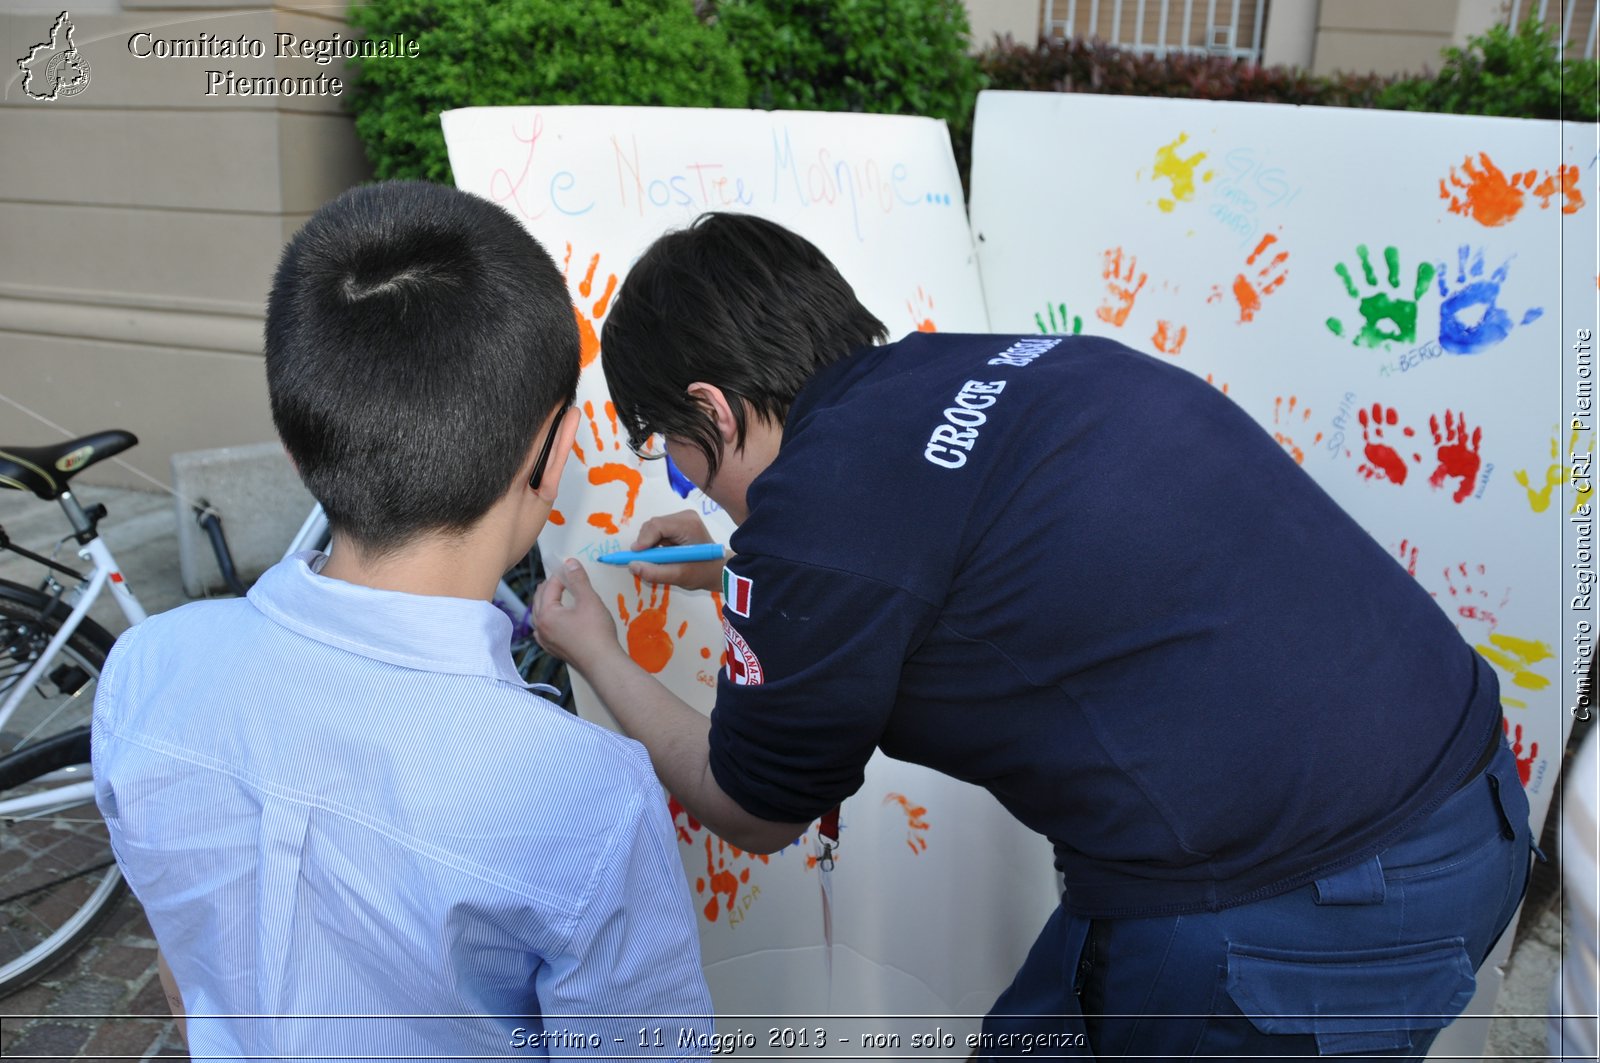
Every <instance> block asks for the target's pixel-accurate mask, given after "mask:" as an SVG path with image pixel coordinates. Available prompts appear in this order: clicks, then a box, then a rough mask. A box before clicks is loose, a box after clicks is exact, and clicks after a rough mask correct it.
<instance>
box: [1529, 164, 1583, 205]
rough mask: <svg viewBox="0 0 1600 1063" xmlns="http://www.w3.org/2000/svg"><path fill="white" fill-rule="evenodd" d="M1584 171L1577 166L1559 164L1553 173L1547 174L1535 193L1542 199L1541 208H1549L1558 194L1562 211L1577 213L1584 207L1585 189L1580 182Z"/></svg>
mask: <svg viewBox="0 0 1600 1063" xmlns="http://www.w3.org/2000/svg"><path fill="white" fill-rule="evenodd" d="M1581 177H1582V171H1580V170H1579V169H1578V168H1577V167H1576V166H1571V165H1567V166H1558V167H1556V169H1555V171H1554V172H1553V173H1548V174H1546V175H1545V178H1544V180H1543V181H1541V182H1539V186H1538V187H1537V188H1535V189H1534V190H1533V194H1534V195H1536V196H1538V197H1539V199H1540V203H1539V206H1540V208H1541V209H1549V207H1550V201H1551V200H1552V199H1554V198H1555V197H1556V196H1557V195H1559V196H1560V197H1561V213H1563V214H1576V213H1578V211H1580V210H1582V209H1583V189H1582V188H1580V187H1579V185H1578V182H1579V180H1580V179H1581Z"/></svg>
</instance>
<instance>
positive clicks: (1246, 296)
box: [1206, 233, 1289, 325]
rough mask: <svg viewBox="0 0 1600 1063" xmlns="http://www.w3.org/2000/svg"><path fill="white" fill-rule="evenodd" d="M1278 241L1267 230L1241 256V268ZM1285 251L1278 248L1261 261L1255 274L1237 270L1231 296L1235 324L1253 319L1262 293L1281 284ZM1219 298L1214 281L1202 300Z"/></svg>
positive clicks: (1286, 270) (1285, 267) (1285, 266)
mask: <svg viewBox="0 0 1600 1063" xmlns="http://www.w3.org/2000/svg"><path fill="white" fill-rule="evenodd" d="M1277 242H1278V237H1277V236H1276V235H1275V234H1273V233H1268V234H1267V235H1265V236H1263V237H1262V238H1261V242H1260V243H1258V244H1256V249H1255V250H1254V251H1252V252H1250V257H1249V258H1247V259H1245V260H1244V267H1245V270H1249V269H1250V267H1252V266H1254V265H1255V264H1256V262H1257V261H1259V260H1260V259H1261V257H1262V256H1263V255H1265V254H1266V253H1267V249H1268V248H1269V247H1271V246H1272V245H1273V244H1275V243H1277ZM1288 262H1289V252H1287V251H1279V252H1278V253H1277V254H1276V255H1274V256H1273V257H1272V258H1270V259H1268V260H1267V261H1265V262H1263V263H1262V265H1261V268H1260V269H1257V270H1256V271H1255V276H1254V277H1253V278H1252V277H1246V276H1245V274H1244V272H1243V271H1241V272H1240V273H1238V274H1237V275H1235V276H1234V278H1233V299H1234V302H1236V303H1238V304H1239V324H1241V325H1243V324H1244V323H1245V322H1247V321H1254V320H1255V317H1256V311H1258V310H1260V309H1261V300H1262V297H1264V296H1268V295H1271V294H1272V293H1273V292H1275V291H1277V290H1278V289H1279V288H1281V287H1283V282H1284V281H1286V280H1288V279H1289V267H1288ZM1221 298H1222V286H1221V285H1217V286H1216V287H1214V288H1212V289H1211V295H1210V296H1209V297H1207V299H1206V302H1208V303H1213V302H1216V301H1218V300H1219V299H1221Z"/></svg>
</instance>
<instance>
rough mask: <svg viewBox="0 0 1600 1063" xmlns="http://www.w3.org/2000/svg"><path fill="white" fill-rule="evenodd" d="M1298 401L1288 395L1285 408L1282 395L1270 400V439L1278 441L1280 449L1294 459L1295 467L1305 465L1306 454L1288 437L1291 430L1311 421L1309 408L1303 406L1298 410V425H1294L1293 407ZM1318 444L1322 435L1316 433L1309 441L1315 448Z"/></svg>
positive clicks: (1292, 438)
mask: <svg viewBox="0 0 1600 1063" xmlns="http://www.w3.org/2000/svg"><path fill="white" fill-rule="evenodd" d="M1299 401H1300V400H1299V399H1298V398H1296V397H1295V396H1293V395H1290V396H1289V402H1288V404H1287V408H1286V407H1285V404H1284V401H1283V396H1282V395H1279V396H1278V397H1277V398H1275V399H1273V400H1272V438H1273V439H1275V440H1277V441H1278V445H1279V446H1280V447H1282V448H1283V449H1284V450H1286V451H1288V452H1289V456H1290V457H1291V458H1293V459H1294V463H1295V464H1296V465H1304V464H1305V463H1306V452H1305V451H1303V450H1301V449H1300V447H1299V445H1298V444H1297V443H1295V441H1294V437H1292V436H1291V435H1289V431H1290V430H1291V429H1294V428H1297V427H1302V428H1303V427H1304V426H1305V425H1306V424H1307V423H1308V422H1309V421H1310V420H1311V407H1309V406H1304V407H1301V409H1300V420H1299V423H1298V424H1297V423H1296V421H1295V406H1296V405H1297V404H1298V403H1299ZM1320 442H1322V433H1321V432H1318V433H1317V434H1316V437H1315V438H1314V439H1312V440H1311V445H1312V446H1316V445H1317V444H1318V443H1320Z"/></svg>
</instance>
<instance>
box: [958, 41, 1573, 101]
mask: <svg viewBox="0 0 1600 1063" xmlns="http://www.w3.org/2000/svg"><path fill="white" fill-rule="evenodd" d="M981 66H982V69H983V73H984V76H985V78H986V79H987V80H988V84H989V87H990V88H997V89H1030V90H1035V91H1054V92H1096V93H1109V94H1113V95H1123V96H1166V97H1182V98H1185V99H1196V100H1245V101H1251V102H1256V103H1297V104H1318V105H1323V106H1330V107H1375V108H1385V109H1391V110H1410V111H1441V112H1445V113H1449V114H1487V115H1508V116H1513V117H1519V118H1558V117H1563V118H1566V119H1567V120H1569V121H1582V122H1593V121H1596V120H1597V118H1600V115H1597V98H1596V92H1595V77H1596V71H1597V70H1600V64H1597V63H1596V62H1595V61H1594V60H1592V59H1570V58H1569V59H1566V60H1564V61H1563V59H1562V57H1561V55H1560V52H1559V47H1558V45H1557V43H1556V38H1555V32H1554V30H1552V29H1551V28H1550V27H1548V26H1546V25H1545V24H1544V23H1542V22H1540V21H1539V20H1538V19H1533V18H1530V19H1529V20H1527V21H1526V22H1524V23H1523V24H1522V25H1521V26H1520V27H1519V28H1518V29H1517V31H1516V32H1515V33H1513V32H1512V31H1511V30H1509V29H1507V28H1506V27H1503V26H1501V27H1496V28H1494V29H1491V30H1490V31H1489V32H1487V33H1485V34H1483V35H1482V36H1479V37H1474V38H1472V39H1471V40H1470V41H1469V42H1468V43H1467V46H1466V47H1465V48H1449V49H1446V50H1445V52H1444V65H1443V68H1442V69H1441V70H1440V71H1439V73H1437V74H1423V75H1420V76H1409V77H1408V76H1401V77H1379V76H1377V75H1374V74H1338V75H1335V76H1333V77H1319V76H1313V75H1311V74H1308V73H1305V72H1304V71H1301V70H1296V69H1292V68H1289V67H1283V66H1274V67H1264V66H1257V65H1255V64H1253V63H1248V62H1245V61H1244V60H1242V59H1228V58H1224V57H1222V56H1214V55H1204V54H1195V53H1173V54H1171V55H1168V56H1166V57H1164V58H1157V57H1156V56H1153V55H1140V54H1136V53H1134V52H1129V51H1124V50H1121V49H1117V48H1113V47H1111V46H1110V45H1107V44H1103V43H1101V42H1098V41H1080V40H1073V41H1064V40H1061V39H1058V38H1057V39H1046V40H1041V41H1039V42H1038V43H1037V44H1033V45H1020V44H1016V43H1013V42H1010V41H1004V42H998V43H997V44H995V45H994V46H993V47H991V48H990V49H988V50H987V51H986V52H985V53H984V54H983V56H982V57H981Z"/></svg>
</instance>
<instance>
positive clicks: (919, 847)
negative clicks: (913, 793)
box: [883, 794, 928, 854]
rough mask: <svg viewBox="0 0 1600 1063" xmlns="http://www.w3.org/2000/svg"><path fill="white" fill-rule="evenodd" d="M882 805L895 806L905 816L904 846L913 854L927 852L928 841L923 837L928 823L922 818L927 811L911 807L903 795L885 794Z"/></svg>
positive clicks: (922, 808) (918, 806)
mask: <svg viewBox="0 0 1600 1063" xmlns="http://www.w3.org/2000/svg"><path fill="white" fill-rule="evenodd" d="M883 803H884V804H886V805H887V804H897V805H899V806H900V811H902V812H904V813H905V814H906V845H907V846H909V847H910V849H911V851H912V852H913V853H917V854H921V853H925V852H927V851H928V840H927V839H926V838H925V837H923V835H925V834H927V833H928V821H927V820H926V819H924V818H922V817H924V816H926V815H927V814H928V810H927V809H926V808H924V807H923V806H921V805H913V804H912V803H911V801H910V800H909V799H908V798H907V797H906V795H905V794H885V795H884V798H883Z"/></svg>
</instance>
